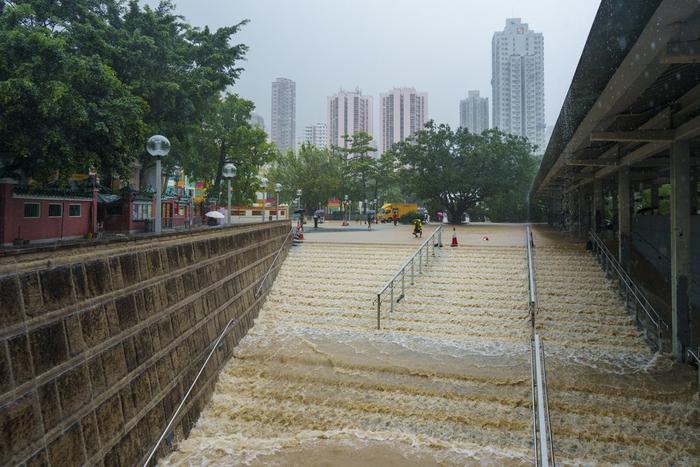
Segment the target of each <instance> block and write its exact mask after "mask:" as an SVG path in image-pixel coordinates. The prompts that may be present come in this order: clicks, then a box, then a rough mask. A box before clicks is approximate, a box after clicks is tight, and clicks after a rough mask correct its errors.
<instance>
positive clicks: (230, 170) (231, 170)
mask: <svg viewBox="0 0 700 467" xmlns="http://www.w3.org/2000/svg"><path fill="white" fill-rule="evenodd" d="M221 173H222V175H223V176H224V177H226V186H227V188H226V199H227V201H228V210H227V211H226V225H230V224H231V179H232V178H233V177H235V176H236V166H235V165H234V164H232V163H231V162H229V163H227V164H224V169H223V170H222V171H221Z"/></svg>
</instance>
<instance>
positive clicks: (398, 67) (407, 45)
mask: <svg viewBox="0 0 700 467" xmlns="http://www.w3.org/2000/svg"><path fill="white" fill-rule="evenodd" d="M147 3H149V4H155V3H157V1H155V0H147ZM599 3H600V2H599V1H597V0H489V1H485V0H422V1H417V0H401V1H398V0H394V1H391V0H346V1H345V2H341V1H338V0H296V1H291V0H290V1H284V0H237V1H227V0H175V4H176V6H177V11H178V13H180V14H182V15H183V16H185V17H186V18H187V20H188V21H189V22H190V23H191V24H194V25H197V26H203V25H209V26H210V27H212V28H215V27H220V26H224V25H230V24H234V23H237V22H239V21H241V20H243V19H246V18H247V19H249V20H250V23H249V24H248V25H247V26H245V27H244V29H243V30H242V32H241V33H240V34H239V35H238V36H237V41H238V42H243V43H245V44H247V45H248V46H249V47H250V50H249V52H248V55H247V61H246V62H244V63H243V64H242V66H243V67H244V68H245V71H244V73H243V75H242V76H241V78H240V80H239V81H238V83H237V84H236V85H235V86H234V91H235V92H237V93H238V94H239V95H241V96H243V97H245V98H248V99H251V100H253V101H254V102H255V104H256V107H257V110H256V112H257V113H259V114H261V115H262V116H263V117H264V118H265V125H266V126H267V128H268V131H269V122H270V83H271V82H272V80H273V79H274V78H276V77H279V76H284V77H286V78H290V79H293V80H294V81H296V83H297V130H298V131H297V134H299V130H300V129H302V128H303V127H304V126H305V125H308V124H311V123H315V122H325V119H326V107H325V106H326V97H327V96H329V95H331V94H333V93H335V92H337V91H338V89H340V88H341V87H342V88H344V89H354V88H355V87H356V86H358V87H360V89H361V90H362V91H363V93H365V94H370V95H372V96H374V98H375V109H374V120H375V138H377V136H378V135H377V133H376V131H377V130H378V120H379V118H378V117H379V116H378V112H379V109H378V100H377V98H378V95H379V93H381V92H385V91H387V90H389V89H391V88H392V87H395V86H413V87H415V88H416V89H417V90H418V91H422V92H427V93H428V95H429V97H428V98H429V103H428V112H429V117H430V118H432V119H434V120H436V121H438V122H446V123H449V124H450V125H452V126H456V125H458V124H459V100H460V99H462V98H464V97H466V95H467V90H470V89H477V90H479V91H481V94H482V96H487V97H489V99H490V98H491V84H490V81H491V37H492V35H493V33H494V32H495V31H497V30H502V29H503V27H504V26H505V20H506V18H511V17H520V18H522V19H523V21H524V22H526V23H528V24H529V25H530V28H531V29H533V30H535V31H536V32H541V33H543V34H544V46H545V121H546V123H547V125H548V126H551V125H553V124H554V123H555V122H556V118H557V116H558V115H559V109H560V108H561V104H562V102H563V100H564V96H565V94H566V91H567V90H568V88H569V84H570V82H571V77H572V76H573V73H574V70H575V68H576V65H577V63H578V59H579V56H580V54H581V50H582V48H583V45H584V44H585V41H586V37H587V36H588V31H589V29H590V27H591V24H592V22H593V18H594V16H595V13H596V11H597V9H598V4H599Z"/></svg>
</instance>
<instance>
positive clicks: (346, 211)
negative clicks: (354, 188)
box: [343, 195, 350, 226]
mask: <svg viewBox="0 0 700 467" xmlns="http://www.w3.org/2000/svg"><path fill="white" fill-rule="evenodd" d="M343 207H344V208H345V212H344V213H343V225H344V226H345V225H348V219H350V216H349V215H348V195H345V196H344V197H343Z"/></svg>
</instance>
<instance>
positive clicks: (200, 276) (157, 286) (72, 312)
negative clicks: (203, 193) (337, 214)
mask: <svg viewBox="0 0 700 467" xmlns="http://www.w3.org/2000/svg"><path fill="white" fill-rule="evenodd" d="M289 228H290V227H289V223H288V222H270V223H265V224H258V225H253V226H246V227H237V228H228V229H216V230H215V231H204V232H198V233H191V234H181V235H177V236H171V237H165V238H160V237H156V238H150V239H143V240H141V241H134V242H130V243H129V244H128V245H124V244H123V242H122V243H121V244H119V245H116V246H115V245H110V244H107V245H103V246H101V247H99V248H95V249H92V250H90V252H89V254H79V253H80V251H79V250H78V251H76V254H71V255H60V254H56V255H54V256H55V258H57V259H56V260H54V261H51V262H50V264H48V263H47V262H45V261H44V262H38V261H35V260H32V261H29V257H28V260H27V262H26V263H23V261H22V257H21V255H20V256H18V257H15V258H13V261H14V264H13V266H12V270H11V271H8V268H7V267H6V268H5V269H4V270H2V272H0V464H1V465H7V464H25V465H27V466H33V465H54V466H55V465H83V464H90V465H94V464H98V465H108V466H111V465H135V464H139V463H140V462H143V461H145V459H146V456H147V454H148V452H149V450H150V449H151V447H152V446H153V445H154V443H155V441H156V440H157V439H158V437H159V436H160V434H161V432H162V431H163V429H164V428H165V426H166V424H167V421H168V419H169V418H170V417H171V416H172V414H173V413H174V412H175V409H176V407H177V406H178V404H179V403H180V401H181V400H182V398H183V396H184V394H185V392H186V391H187V389H188V388H189V386H190V384H191V383H192V382H193V381H194V378H195V375H196V374H197V372H198V371H199V368H200V367H201V365H202V363H203V362H204V359H205V358H206V356H207V355H208V353H209V352H210V350H211V348H212V346H213V344H214V342H215V341H216V339H217V338H218V336H219V334H220V333H221V332H222V330H223V329H224V328H225V327H226V324H227V323H228V322H229V321H231V320H233V322H232V324H231V326H230V327H229V330H228V332H227V334H226V336H225V338H224V339H223V340H222V341H221V343H220V345H219V346H218V349H217V350H216V351H215V353H214V355H213V357H212V360H211V361H210V362H209V364H208V365H207V367H206V370H205V372H204V373H203V375H202V376H201V377H200V379H199V381H198V383H197V385H196V386H195V388H194V390H193V392H192V394H191V395H190V398H189V399H188V403H187V404H186V405H185V407H184V408H183V410H182V411H181V413H180V416H179V417H178V420H177V422H176V424H175V426H174V430H173V435H174V436H168V437H167V438H166V442H164V443H163V444H162V446H161V447H160V448H159V451H158V453H157V456H156V458H157V457H160V456H162V455H163V454H164V453H165V452H167V450H168V449H169V448H170V443H171V442H172V440H173V438H180V437H184V436H186V435H187V434H188V433H189V430H190V429H191V427H192V426H193V424H194V423H195V421H196V420H197V417H198V416H199V413H200V411H201V409H202V408H203V406H204V405H205V404H206V403H207V401H208V400H209V397H210V396H211V393H212V390H213V387H214V383H215V380H216V377H217V375H218V371H219V369H220V368H221V366H222V365H223V364H224V363H225V361H226V360H227V358H228V357H229V356H230V354H231V352H232V350H233V347H234V346H235V345H236V344H237V343H238V341H239V340H240V339H241V338H242V337H243V336H244V335H245V334H246V332H247V330H248V329H249V328H250V327H251V326H252V325H253V320H254V318H255V317H256V316H257V313H258V311H259V309H260V306H261V304H262V301H263V300H264V297H265V295H266V294H265V292H266V289H267V287H264V288H263V293H261V294H260V295H259V296H256V293H255V292H256V290H257V289H258V286H259V284H260V279H261V278H262V277H263V275H264V274H265V272H266V271H267V270H268V268H269V267H270V265H271V264H272V262H273V259H274V257H275V256H276V254H277V252H278V250H279V248H280V247H281V246H282V245H283V242H285V240H286V244H289V243H290V238H288V237H287V233H288V232H289ZM286 244H285V248H283V250H282V254H281V255H280V257H279V258H278V259H277V261H276V262H275V265H274V267H273V273H272V276H274V274H275V273H276V270H277V268H278V267H279V265H281V263H282V260H283V259H284V255H285V253H286ZM270 282H271V281H268V284H269V283H270Z"/></svg>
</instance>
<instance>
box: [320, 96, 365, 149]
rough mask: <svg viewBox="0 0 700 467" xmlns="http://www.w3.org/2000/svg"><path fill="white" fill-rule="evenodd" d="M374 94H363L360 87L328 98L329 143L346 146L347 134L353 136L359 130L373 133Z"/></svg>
mask: <svg viewBox="0 0 700 467" xmlns="http://www.w3.org/2000/svg"><path fill="white" fill-rule="evenodd" d="M372 103H373V102H372V96H363V95H362V93H361V92H360V90H359V89H356V90H355V92H346V91H343V90H342V89H341V90H340V92H339V93H338V94H335V95H333V96H330V97H329V98H328V107H327V125H328V144H329V145H330V146H340V147H346V146H347V144H346V142H345V135H348V136H352V135H354V134H355V133H357V132H359V131H364V132H366V133H369V134H370V135H371V134H372V125H373V124H374V122H373V120H372Z"/></svg>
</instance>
